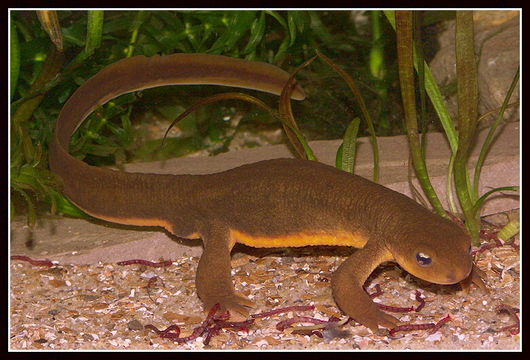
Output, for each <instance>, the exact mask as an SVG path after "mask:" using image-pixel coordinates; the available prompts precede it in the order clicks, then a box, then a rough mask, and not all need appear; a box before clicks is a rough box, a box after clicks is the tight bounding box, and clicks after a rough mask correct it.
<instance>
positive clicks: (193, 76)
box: [50, 54, 483, 331]
mask: <svg viewBox="0 0 530 360" xmlns="http://www.w3.org/2000/svg"><path fill="white" fill-rule="evenodd" d="M175 68H178V71H176V70H175ZM287 79H288V74H287V73H285V72H283V71H282V70H280V69H278V68H275V67H273V66H272V65H269V64H260V63H251V62H245V61H243V60H239V59H232V58H227V57H222V56H211V55H203V54H177V55H172V56H167V57H153V58H145V57H134V58H130V59H126V60H122V61H120V62H118V63H116V64H113V65H110V66H109V67H107V68H105V69H104V70H102V71H101V72H100V73H98V74H96V75H95V76H94V77H93V78H91V79H90V80H88V81H87V82H86V83H85V84H84V85H83V86H82V87H81V88H79V89H78V90H77V91H76V93H74V95H72V97H71V98H70V99H69V100H68V102H67V103H66V104H65V106H64V108H63V110H62V111H61V114H60V115H59V118H58V120H57V125H56V130H55V135H54V138H53V141H52V144H51V147H50V167H51V169H52V170H53V171H54V172H55V173H57V174H58V175H59V176H60V177H61V178H62V180H63V183H64V190H63V192H64V194H65V195H66V196H67V197H68V198H70V199H71V200H72V201H73V202H74V203H76V204H77V205H78V206H79V207H80V208H81V209H83V210H84V211H86V212H87V213H88V214H91V215H92V216H94V217H97V218H101V219H104V220H108V221H112V222H117V223H122V224H131V225H149V226H153V225H155V226H162V227H164V228H166V229H167V230H168V231H170V232H171V233H173V234H175V235H177V236H180V237H188V238H197V237H200V238H202V240H203V243H204V252H203V254H202V256H201V259H200V261H199V266H198V269H197V275H196V287H197V293H198V295H199V297H200V298H201V299H202V301H203V302H204V305H205V309H209V308H210V307H211V306H212V305H214V304H215V303H220V304H221V306H222V308H223V309H226V310H229V311H230V312H231V315H232V319H236V320H237V319H242V318H245V317H247V316H248V314H249V313H248V309H247V307H252V306H254V304H253V303H252V302H251V301H250V300H248V299H246V298H244V297H242V296H239V295H237V294H236V293H235V292H234V287H233V284H232V280H231V276H230V270H231V269H230V252H231V250H232V247H233V246H234V244H235V243H236V242H240V243H244V244H246V245H249V246H255V247H272V246H278V245H281V246H305V245H344V246H354V247H357V248H361V249H360V250H358V251H357V252H355V253H354V254H353V255H352V256H351V257H350V258H348V259H347V260H346V261H345V262H344V263H343V264H342V265H341V266H340V267H339V268H338V269H337V271H336V272H335V273H334V275H333V278H332V289H333V296H334V298H335V300H336V302H337V304H338V306H339V307H340V308H341V309H342V310H343V311H344V312H345V313H346V314H347V315H349V316H351V317H352V318H354V319H355V320H356V321H358V322H360V323H362V324H364V325H366V326H367V327H369V328H370V329H372V330H374V331H375V330H376V329H377V328H378V326H379V325H381V326H384V327H388V328H391V327H394V326H395V325H397V324H398V323H399V322H398V320H397V319H395V318H394V317H392V316H390V315H387V314H385V313H383V312H381V311H380V310H379V309H378V308H377V307H376V306H375V304H374V303H373V302H372V301H371V300H370V298H369V297H368V296H367V295H366V293H365V292H364V290H363V288H362V285H363V283H364V281H365V280H366V278H367V277H368V275H369V274H370V273H371V272H372V271H373V270H374V269H375V268H376V267H377V266H378V265H379V264H380V263H382V262H384V261H389V260H396V261H397V262H398V263H399V264H400V265H401V266H402V267H403V268H404V269H405V270H407V271H409V272H410V273H412V274H414V275H415V276H417V277H420V278H422V279H424V280H427V281H431V282H435V283H440V284H453V283H456V282H459V281H461V280H463V279H465V278H466V277H468V275H469V274H470V272H471V269H472V266H473V265H472V262H471V258H470V255H469V247H470V244H471V241H470V237H469V236H468V235H467V234H466V233H465V232H464V231H463V230H462V229H461V228H460V227H459V226H457V225H456V224H454V223H452V222H450V221H448V220H446V219H443V218H441V217H438V216H436V215H434V214H432V213H431V212H430V211H428V210H427V209H425V208H423V207H421V206H419V205H418V204H416V203H415V202H414V201H413V200H411V199H409V198H408V197H406V196H404V195H402V194H399V193H397V192H394V191H392V190H390V189H387V188H385V187H383V186H381V185H378V184H375V183H373V182H370V181H368V180H366V179H364V178H362V177H359V176H355V175H351V174H348V173H346V172H343V171H340V170H337V169H335V168H333V167H330V166H327V165H324V164H320V163H317V162H312V161H305V160H294V159H274V160H267V161H261V162H257V163H253V164H249V165H244V166H241V167H238V168H235V169H231V170H228V171H224V172H221V173H216V174H211V175H196V176H192V175H160V174H139V173H124V172H120V171H113V170H109V169H102V168H97V167H92V166H89V165H87V164H85V163H83V162H81V161H79V160H77V159H75V158H73V157H72V156H71V155H69V154H68V146H69V140H70V137H71V135H72V133H73V132H74V131H75V129H76V128H77V127H78V126H79V124H80V123H81V122H82V121H83V120H84V119H85V118H86V116H88V114H89V113H90V112H91V111H93V110H94V109H95V108H96V107H97V106H98V105H101V104H102V103H104V102H106V101H108V100H110V99H111V98H113V97H115V96H118V95H120V94H123V93H126V92H130V91H135V90H139V89H143V88H147V87H153V86H160V85H169V84H191V83H197V84H199V83H201V84H202V83H208V84H219V85H229V86H239V87H247V88H253V89H258V90H263V91H268V92H272V93H277V94H279V93H280V92H281V90H282V87H283V84H284V83H285V82H286V81H287ZM294 97H295V98H298V99H303V97H304V95H303V91H302V89H301V88H297V89H296V92H295V93H294ZM419 255H421V256H422V257H423V258H425V257H426V256H428V257H430V259H431V260H432V262H431V264H429V265H427V266H422V265H420V264H419V263H418V260H417V257H418V256H419ZM473 281H475V282H476V283H478V284H480V285H481V286H483V283H482V281H481V280H480V278H479V277H478V276H474V277H473Z"/></svg>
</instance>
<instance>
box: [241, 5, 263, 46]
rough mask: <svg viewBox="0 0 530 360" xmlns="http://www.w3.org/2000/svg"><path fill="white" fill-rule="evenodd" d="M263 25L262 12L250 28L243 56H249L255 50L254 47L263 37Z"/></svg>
mask: <svg viewBox="0 0 530 360" xmlns="http://www.w3.org/2000/svg"><path fill="white" fill-rule="evenodd" d="M265 25H266V22H265V13H264V12H262V13H261V14H260V16H259V18H258V19H256V20H254V22H253V23H252V26H251V27H250V38H249V39H248V42H247V46H245V49H244V50H243V54H250V53H252V52H254V51H255V50H256V47H257V46H258V44H259V43H260V42H261V41H262V39H263V35H265Z"/></svg>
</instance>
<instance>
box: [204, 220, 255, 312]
mask: <svg viewBox="0 0 530 360" xmlns="http://www.w3.org/2000/svg"><path fill="white" fill-rule="evenodd" d="M201 234H202V237H203V239H202V240H203V243H204V251H203V253H202V256H201V259H200V260H199V266H198V268H197V274H196V277H195V286H196V288H197V294H198V295H199V298H200V299H201V300H202V302H203V303H204V310H206V311H208V310H209V309H210V308H211V307H212V306H213V305H215V304H216V303H219V305H221V311H222V312H225V311H229V312H230V320H231V321H242V320H245V319H247V318H248V316H249V310H248V309H247V307H255V306H256V305H255V304H254V303H253V302H252V301H250V300H249V299H248V298H246V297H244V296H242V295H237V294H236V293H235V291H234V285H233V283H232V279H231V274H230V273H231V266H230V251H231V250H232V246H233V244H231V240H230V237H229V230H228V229H227V228H226V227H223V226H222V225H212V226H210V227H209V228H208V230H207V231H204V232H201Z"/></svg>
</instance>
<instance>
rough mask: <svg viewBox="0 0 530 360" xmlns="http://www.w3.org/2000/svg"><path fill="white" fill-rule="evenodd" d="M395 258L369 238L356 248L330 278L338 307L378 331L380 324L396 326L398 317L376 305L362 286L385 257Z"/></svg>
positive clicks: (390, 326)
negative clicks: (360, 247) (364, 243)
mask: <svg viewBox="0 0 530 360" xmlns="http://www.w3.org/2000/svg"><path fill="white" fill-rule="evenodd" d="M389 260H393V257H392V254H391V253H390V252H389V251H388V250H387V249H386V248H384V247H383V246H381V245H377V244H375V243H372V244H371V243H370V241H369V242H368V243H367V244H366V245H365V247H364V248H362V249H359V250H357V251H356V252H355V253H354V254H353V255H351V256H350V257H349V258H348V259H346V261H344V262H343V263H342V264H341V265H340V266H339V267H338V269H337V270H336V271H335V273H333V276H332V278H331V288H332V291H333V297H334V298H335V302H336V303H337V305H338V306H339V308H340V309H341V310H342V311H343V312H344V313H346V315H348V316H350V317H351V318H353V319H354V320H355V321H357V322H359V323H361V324H363V325H364V326H366V327H368V328H370V329H371V330H372V331H373V332H376V331H377V329H378V326H379V325H381V326H384V327H387V328H393V327H395V326H397V325H399V323H400V322H399V320H398V319H396V318H395V317H393V316H391V315H388V314H386V313H384V312H382V311H381V310H379V308H378V307H377V305H376V304H375V303H374V302H373V301H372V299H370V297H369V296H368V294H366V292H365V291H364V289H363V284H364V282H365V281H366V279H367V278H368V276H369V275H370V274H371V273H372V271H374V269H375V268H376V267H377V266H378V265H379V264H381V263H382V262H384V261H389Z"/></svg>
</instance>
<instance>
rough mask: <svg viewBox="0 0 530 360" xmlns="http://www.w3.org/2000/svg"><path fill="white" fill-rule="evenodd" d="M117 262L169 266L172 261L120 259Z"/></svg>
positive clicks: (120, 263) (121, 263) (119, 263)
mask: <svg viewBox="0 0 530 360" xmlns="http://www.w3.org/2000/svg"><path fill="white" fill-rule="evenodd" d="M117 264H118V265H133V264H140V265H145V266H151V267H167V266H171V264H173V261H171V260H166V261H160V262H157V263H155V262H152V261H148V260H142V259H132V260H125V261H120V262H118V263H117Z"/></svg>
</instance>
